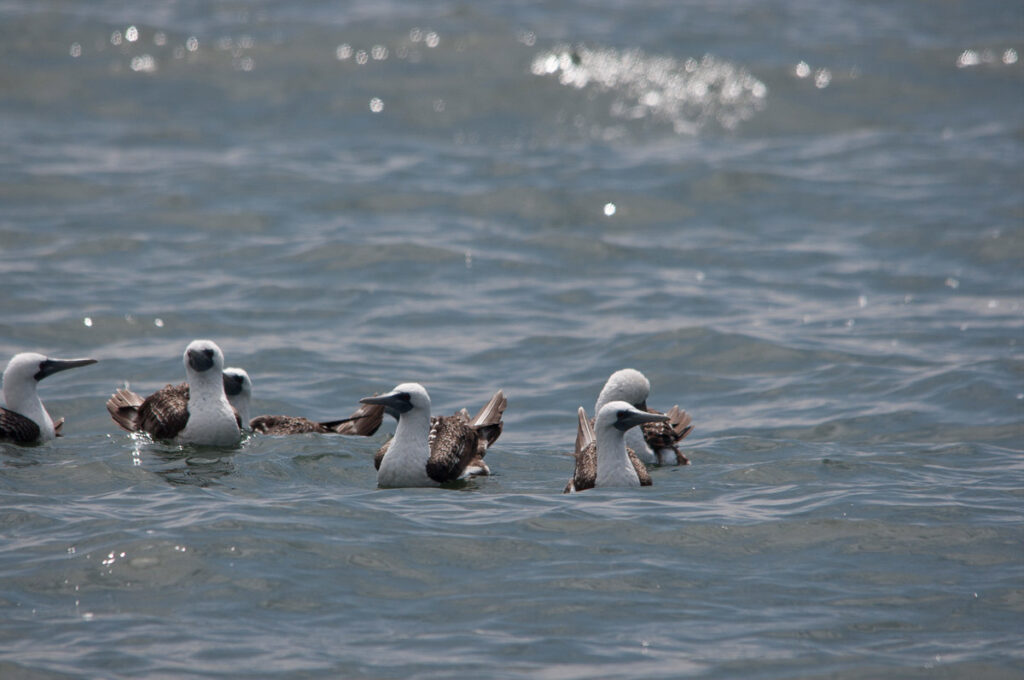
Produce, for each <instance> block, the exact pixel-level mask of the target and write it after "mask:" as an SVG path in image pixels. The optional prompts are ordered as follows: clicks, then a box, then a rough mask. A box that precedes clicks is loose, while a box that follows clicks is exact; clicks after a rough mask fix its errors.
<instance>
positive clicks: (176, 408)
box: [136, 383, 188, 439]
mask: <svg viewBox="0 0 1024 680" xmlns="http://www.w3.org/2000/svg"><path fill="white" fill-rule="evenodd" d="M136 422H137V423H138V429H140V430H142V431H143V432H148V433H149V435H150V436H151V437H153V439H174V437H175V436H176V435H177V434H178V433H179V432H181V431H182V430H184V429H185V425H186V423H188V383H181V384H180V385H167V386H165V387H162V388H161V389H159V390H157V391H156V392H154V393H153V394H151V395H149V396H148V397H146V399H145V400H144V401H143V402H142V404H141V405H140V406H139V413H138V418H137V420H136Z"/></svg>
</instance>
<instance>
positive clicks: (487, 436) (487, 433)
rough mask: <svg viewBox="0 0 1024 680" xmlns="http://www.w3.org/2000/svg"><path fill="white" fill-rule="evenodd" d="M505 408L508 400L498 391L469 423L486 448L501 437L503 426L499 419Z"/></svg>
mask: <svg viewBox="0 0 1024 680" xmlns="http://www.w3.org/2000/svg"><path fill="white" fill-rule="evenodd" d="M507 406H508V398H506V397H505V393H504V392H502V391H501V390H498V391H497V392H495V393H494V396H493V397H491V400H490V401H489V402H487V403H486V404H485V405H484V407H483V408H482V409H480V412H479V413H477V414H476V416H475V417H474V418H473V419H472V420H471V421H469V426H470V427H472V428H473V429H474V430H476V431H477V433H478V434H479V435H480V438H481V440H483V441H485V442H487V444H486V446H488V447H489V446H490V445H491V444H493V443H494V442H496V441H497V440H498V437H499V436H501V431H502V429H503V428H504V426H505V424H504V423H503V422H502V420H501V417H502V415H503V414H504V413H505V408H506V407H507Z"/></svg>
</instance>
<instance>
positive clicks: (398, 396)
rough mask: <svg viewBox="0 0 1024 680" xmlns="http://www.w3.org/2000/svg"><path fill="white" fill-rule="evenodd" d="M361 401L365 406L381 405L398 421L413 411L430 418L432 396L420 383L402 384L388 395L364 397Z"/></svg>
mask: <svg viewBox="0 0 1024 680" xmlns="http://www.w3.org/2000/svg"><path fill="white" fill-rule="evenodd" d="M359 401H360V402H361V403H363V404H381V405H382V406H384V410H385V411H386V412H387V414H388V415H389V416H391V417H392V418H395V419H396V420H401V417H402V414H404V413H409V412H411V411H413V410H418V411H419V412H421V413H426V415H427V417H429V416H430V395H429V394H427V390H426V388H424V387H423V385H420V384H419V383H402V384H401V385H397V386H395V389H393V390H391V391H390V392H388V393H387V394H379V395H377V396H375V397H363V398H362V399H360V400H359Z"/></svg>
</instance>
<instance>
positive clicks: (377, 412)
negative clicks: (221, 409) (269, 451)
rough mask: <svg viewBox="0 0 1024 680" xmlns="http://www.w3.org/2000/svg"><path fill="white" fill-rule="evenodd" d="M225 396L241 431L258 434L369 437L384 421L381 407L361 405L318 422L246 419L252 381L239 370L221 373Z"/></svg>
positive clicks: (281, 418)
mask: <svg viewBox="0 0 1024 680" xmlns="http://www.w3.org/2000/svg"><path fill="white" fill-rule="evenodd" d="M224 393H225V395H227V398H228V403H230V404H231V406H232V407H233V408H234V409H235V411H237V412H238V416H239V419H240V420H241V422H242V427H243V428H244V427H248V428H249V429H250V430H252V431H253V432H257V433H259V434H276V435H283V434H306V433H310V432H313V433H319V434H351V435H358V436H362V437H369V436H370V435H372V434H373V433H374V432H376V431H377V428H379V427H380V424H381V421H382V420H383V419H384V407H383V406H380V405H377V404H363V405H361V406H360V407H359V408H358V409H356V411H355V412H354V413H352V415H350V416H349V417H348V418H342V419H340V420H329V421H322V422H317V421H315V420H309V419H308V418H302V417H299V416H256V417H255V418H252V419H251V420H250V419H249V406H250V402H251V400H252V379H251V378H250V377H249V374H248V373H247V372H246V371H245V370H244V369H241V368H234V367H231V368H225V369H224Z"/></svg>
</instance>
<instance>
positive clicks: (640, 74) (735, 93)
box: [530, 45, 768, 133]
mask: <svg viewBox="0 0 1024 680" xmlns="http://www.w3.org/2000/svg"><path fill="white" fill-rule="evenodd" d="M530 68H531V71H532V73H533V74H534V75H537V76H544V77H554V78H557V79H558V82H559V83H560V84H562V85H565V86H567V87H571V88H573V89H577V90H589V91H595V92H604V93H609V94H610V95H612V102H611V104H610V105H609V113H610V114H611V115H612V116H613V117H615V118H621V119H626V120H640V119H651V120H656V121H662V122H667V123H670V124H671V125H672V127H673V129H674V130H675V132H677V133H694V132H696V131H698V130H699V129H700V127H702V126H703V125H705V124H706V123H708V122H712V121H713V122H716V123H717V124H719V125H721V126H722V127H724V128H726V129H732V128H734V127H736V126H737V125H738V124H739V123H740V122H742V121H744V120H748V119H750V118H751V117H752V116H753V115H754V114H755V113H756V112H758V111H760V110H761V109H762V108H764V104H765V99H766V98H767V96H768V87H767V86H766V85H765V84H764V83H763V82H761V81H760V80H758V79H757V78H755V77H754V76H753V75H751V74H750V73H749V72H748V71H746V70H745V69H743V68H741V67H739V66H736V65H734V64H731V63H729V62H727V61H723V60H721V59H717V58H715V57H712V56H710V55H705V56H704V57H702V58H701V59H685V60H680V59H675V58H672V57H662V56H656V55H648V54H646V53H644V52H642V51H640V50H637V49H630V50H614V49H604V48H594V49H592V48H588V47H585V46H582V45H577V46H567V45H563V46H559V47H556V48H555V49H554V50H551V51H545V52H541V53H540V54H538V55H536V56H535V57H534V59H533V62H532V64H531V67H530Z"/></svg>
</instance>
